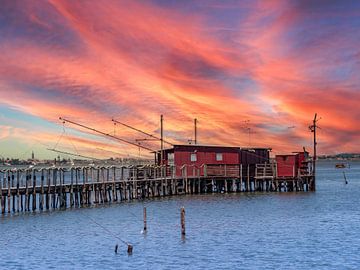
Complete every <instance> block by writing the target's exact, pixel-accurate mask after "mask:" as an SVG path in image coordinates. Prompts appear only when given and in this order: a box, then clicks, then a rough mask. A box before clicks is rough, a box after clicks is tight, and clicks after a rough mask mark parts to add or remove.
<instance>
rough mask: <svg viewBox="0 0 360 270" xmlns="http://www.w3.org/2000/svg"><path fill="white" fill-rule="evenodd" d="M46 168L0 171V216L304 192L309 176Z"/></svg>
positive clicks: (214, 168) (214, 169)
mask: <svg viewBox="0 0 360 270" xmlns="http://www.w3.org/2000/svg"><path fill="white" fill-rule="evenodd" d="M189 167H191V166H187V165H184V166H182V167H181V168H180V169H181V176H176V168H175V167H174V166H173V167H172V166H154V165H147V166H121V167H117V166H111V167H68V168H65V167H62V168H60V167H51V168H26V169H5V170H4V169H3V170H0V191H1V192H0V206H1V213H2V214H6V213H16V212H29V211H33V212H34V211H44V210H50V209H66V208H72V207H85V206H90V205H96V204H106V203H111V202H122V201H129V200H143V199H147V198H155V197H163V196H175V195H183V194H205V193H227V192H255V191H257V192H300V191H309V187H311V184H312V181H313V176H312V175H297V176H296V177H291V178H278V177H276V170H274V165H273V164H258V165H256V167H255V168H250V167H249V166H247V167H245V168H243V167H242V165H241V164H240V165H239V164H237V165H202V166H200V167H196V166H193V167H192V168H189Z"/></svg>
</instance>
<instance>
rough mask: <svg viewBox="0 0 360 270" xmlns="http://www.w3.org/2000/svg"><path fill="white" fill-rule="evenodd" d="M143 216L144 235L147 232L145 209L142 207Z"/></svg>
mask: <svg viewBox="0 0 360 270" xmlns="http://www.w3.org/2000/svg"><path fill="white" fill-rule="evenodd" d="M143 216H144V233H145V232H146V231H147V226H146V207H144V212H143Z"/></svg>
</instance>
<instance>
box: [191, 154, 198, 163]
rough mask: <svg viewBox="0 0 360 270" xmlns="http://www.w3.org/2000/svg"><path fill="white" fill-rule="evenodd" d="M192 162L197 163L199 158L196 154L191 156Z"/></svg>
mask: <svg viewBox="0 0 360 270" xmlns="http://www.w3.org/2000/svg"><path fill="white" fill-rule="evenodd" d="M190 161H197V157H196V154H195V153H194V154H191V155H190Z"/></svg>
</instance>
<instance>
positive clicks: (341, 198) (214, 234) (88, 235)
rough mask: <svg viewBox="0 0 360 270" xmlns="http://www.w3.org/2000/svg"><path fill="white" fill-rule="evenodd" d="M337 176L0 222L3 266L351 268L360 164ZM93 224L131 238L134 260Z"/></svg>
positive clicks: (327, 172) (359, 242)
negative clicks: (275, 189) (293, 185)
mask: <svg viewBox="0 0 360 270" xmlns="http://www.w3.org/2000/svg"><path fill="white" fill-rule="evenodd" d="M343 171H344V170H343V169H335V168H334V163H331V162H322V163H321V164H319V166H318V181H317V191H316V193H297V194H290V193H288V194H285V193H282V194H279V193H268V194H219V195H202V196H183V197H174V198H165V199H161V200H151V201H146V202H145V203H142V202H131V203H122V204H115V205H109V206H103V207H97V208H91V209H74V210H66V211H53V212H44V213H35V214H24V213H22V214H19V215H14V216H2V217H0V269H51V268H53V269H126V268H132V269H260V268H261V269H274V268H276V269H357V268H358V267H359V266H360V255H359V250H360V237H359V235H360V210H359V203H360V163H351V168H350V169H345V172H346V176H347V179H348V182H349V184H348V185H345V184H344V178H343V174H342V172H343ZM144 205H146V207H147V209H148V232H147V234H146V235H144V234H141V229H142V226H143V225H142V209H143V206H144ZM181 206H185V208H186V230H187V235H186V238H185V239H181V236H180V226H179V221H180V220H179V219H180V207H181ZM93 220H96V221H97V222H98V223H99V224H100V225H101V226H103V227H105V228H107V229H108V230H110V231H111V232H112V233H114V234H115V235H116V236H118V237H120V238H121V239H123V240H125V241H129V242H131V243H132V244H133V246H134V252H133V255H132V256H128V255H127V253H126V245H124V244H122V243H121V242H120V241H119V240H117V239H116V238H115V237H114V236H112V235H111V234H110V233H108V232H107V231H105V230H104V229H103V228H102V227H100V226H99V225H97V224H95V223H94V222H93ZM117 243H118V244H119V253H118V254H115V253H114V246H115V244H117Z"/></svg>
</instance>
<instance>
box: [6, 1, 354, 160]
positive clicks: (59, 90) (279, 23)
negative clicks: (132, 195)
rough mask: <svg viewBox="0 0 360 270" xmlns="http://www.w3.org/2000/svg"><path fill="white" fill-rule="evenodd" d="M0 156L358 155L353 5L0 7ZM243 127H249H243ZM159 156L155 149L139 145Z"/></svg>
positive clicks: (230, 3)
mask: <svg viewBox="0 0 360 270" xmlns="http://www.w3.org/2000/svg"><path fill="white" fill-rule="evenodd" d="M0 49H1V52H0V158H1V157H13V158H22V159H27V158H29V157H30V156H31V151H34V152H35V155H36V157H37V158H54V157H55V156H57V154H56V153H54V152H50V151H48V150H46V148H56V149H58V150H61V151H68V152H73V153H78V154H81V155H89V156H91V157H98V158H109V157H125V156H131V157H134V156H135V157H136V156H139V154H140V156H141V157H151V156H152V155H149V152H148V151H146V150H141V151H140V153H139V149H138V148H137V147H134V146H131V145H127V144H124V143H119V142H116V141H112V140H110V139H108V138H103V137H101V136H97V135H94V134H93V133H92V132H88V131H86V130H84V129H82V128H78V127H76V126H74V125H71V124H65V125H63V123H62V122H61V121H59V119H58V118H59V117H60V116H61V117H65V118H68V119H70V120H72V121H76V122H79V123H81V124H84V125H88V126H90V127H93V128H97V129H99V130H101V131H104V132H107V133H110V134H113V135H114V134H115V135H116V136H118V137H120V138H123V139H126V140H129V141H132V142H135V139H144V138H145V136H144V135H142V134H140V133H136V132H134V131H132V130H130V129H127V128H125V127H122V126H119V125H117V126H114V124H113V123H112V121H111V119H112V118H115V119H118V120H120V121H122V122H124V123H127V124H129V125H132V126H134V127H136V128H140V129H143V130H145V131H147V132H149V133H152V134H154V135H159V129H160V115H161V114H163V115H164V130H165V131H164V135H165V139H166V140H169V141H171V142H174V143H178V144H181V143H188V140H189V139H193V138H194V135H193V119H194V118H197V119H198V141H199V143H201V144H211V145H213V144H215V145H234V146H243V147H248V146H251V147H255V146H258V147H271V148H272V149H273V153H275V154H276V153H286V152H291V151H299V150H302V147H303V146H305V147H306V148H308V149H309V150H310V149H311V147H312V134H311V132H309V129H308V126H309V125H310V124H311V121H312V119H313V117H314V114H315V113H318V116H319V117H321V120H320V121H319V122H318V124H319V126H320V127H321V129H320V130H319V132H318V141H319V145H318V146H319V148H318V151H319V153H320V154H334V153H340V152H360V72H359V71H360V2H359V1H331V0H329V1H326V0H318V1H310V0H309V1H306V0H304V1H252V0H251V1H208V0H198V1H170V0H152V1H150V0H149V1H122V0H116V1H111V0H104V1H99V0H96V1H95V0H94V1H91V0H90V1H72V0H69V1H65V0H61V1H56V0H50V1H40V0H39V1H35V0H33V1H30V0H24V1H22V0H21V1H20V0H19V1H14V0H0ZM249 131H250V132H249ZM143 145H145V146H147V147H149V148H152V149H156V148H159V146H160V144H159V143H158V142H156V143H155V142H147V143H146V142H143Z"/></svg>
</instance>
